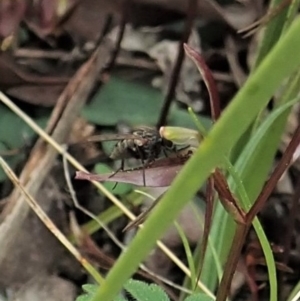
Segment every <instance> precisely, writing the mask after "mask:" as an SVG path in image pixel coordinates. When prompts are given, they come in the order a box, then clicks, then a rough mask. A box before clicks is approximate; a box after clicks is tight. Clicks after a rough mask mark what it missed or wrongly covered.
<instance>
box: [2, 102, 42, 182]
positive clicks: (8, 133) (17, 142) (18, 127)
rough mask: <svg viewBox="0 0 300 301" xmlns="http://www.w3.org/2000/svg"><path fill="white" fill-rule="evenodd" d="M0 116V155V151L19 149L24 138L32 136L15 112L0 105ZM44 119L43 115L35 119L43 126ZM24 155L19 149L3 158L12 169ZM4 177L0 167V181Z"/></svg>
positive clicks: (31, 131) (22, 144) (31, 132)
mask: <svg viewBox="0 0 300 301" xmlns="http://www.w3.org/2000/svg"><path fill="white" fill-rule="evenodd" d="M0 116H1V118H0V155H1V152H6V151H9V150H16V149H21V148H22V146H24V144H25V142H26V140H28V139H32V138H33V137H34V135H35V133H34V131H33V130H32V129H31V128H30V127H29V126H28V125H27V124H26V123H25V122H24V121H23V120H22V119H20V118H19V117H18V116H17V115H16V114H14V113H13V112H12V111H10V110H9V109H8V108H6V107H4V106H2V105H0ZM46 120H47V118H46V117H45V116H43V117H40V118H38V119H37V120H35V121H36V122H37V123H38V124H39V125H40V126H42V127H44V125H45V124H46ZM24 155H25V153H24V151H22V150H20V152H18V153H17V154H16V155H12V156H7V157H5V160H6V162H7V163H8V164H9V166H10V167H11V168H13V169H14V168H15V167H16V165H17V164H18V163H19V162H20V161H21V160H22V159H24V158H25V157H24ZM5 179H6V174H5V173H4V171H3V170H2V169H0V182H1V181H3V180H5Z"/></svg>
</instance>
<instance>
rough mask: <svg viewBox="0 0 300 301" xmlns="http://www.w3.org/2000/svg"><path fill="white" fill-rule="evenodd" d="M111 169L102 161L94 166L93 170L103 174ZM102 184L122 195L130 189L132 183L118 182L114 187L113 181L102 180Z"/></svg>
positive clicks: (112, 191)
mask: <svg viewBox="0 0 300 301" xmlns="http://www.w3.org/2000/svg"><path fill="white" fill-rule="evenodd" d="M111 171H112V169H111V168H110V167H109V166H108V165H106V164H103V163H98V164H96V166H95V172H96V173H97V174H104V173H108V172H111ZM103 185H104V187H105V188H106V189H107V190H109V191H110V192H111V193H113V194H116V195H124V194H127V193H129V192H130V191H131V190H132V185H130V184H126V183H118V185H117V186H116V187H115V188H114V186H115V183H113V182H104V183H103ZM113 188H114V189H113Z"/></svg>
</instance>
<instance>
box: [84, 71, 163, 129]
mask: <svg viewBox="0 0 300 301" xmlns="http://www.w3.org/2000/svg"><path fill="white" fill-rule="evenodd" d="M161 106H162V94H161V92H160V91H159V90H157V89H154V88H151V87H149V86H146V85H141V84H138V83H132V82H129V81H125V80H122V79H120V78H117V77H111V79H110V81H109V82H108V83H107V84H106V85H104V86H103V87H101V89H100V90H99V92H98V93H97V94H96V95H95V97H94V98H93V99H92V101H91V103H90V104H88V105H87V106H85V108H84V110H83V116H84V117H85V118H86V119H87V120H88V121H90V122H93V123H95V124H99V125H105V126H113V125H116V124H117V123H118V122H120V121H124V122H127V123H129V124H131V125H137V124H147V125H154V124H155V123H156V121H157V119H158V114H159V112H160V109H161Z"/></svg>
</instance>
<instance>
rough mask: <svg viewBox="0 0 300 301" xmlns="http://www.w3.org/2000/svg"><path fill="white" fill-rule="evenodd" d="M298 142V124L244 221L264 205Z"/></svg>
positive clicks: (252, 217)
mask: <svg viewBox="0 0 300 301" xmlns="http://www.w3.org/2000/svg"><path fill="white" fill-rule="evenodd" d="M299 144H300V124H299V125H298V127H297V129H296V131H295V133H294V135H293V138H292V139H291V141H290V143H289V145H288V147H287V149H286V150H285V152H284V153H283V155H282V158H281V160H280V161H279V163H278V164H277V166H276V168H275V169H274V171H273V173H272V175H271V177H270V179H269V180H268V182H267V183H266V185H265V187H264V188H263V190H262V191H261V193H260V194H259V196H258V198H257V199H256V202H255V203H254V205H253V206H252V208H251V209H250V210H249V212H248V213H247V215H246V222H247V223H248V224H251V223H252V221H253V219H254V217H255V216H256V215H257V213H258V212H260V210H261V209H262V207H263V206H264V205H265V203H266V201H267V199H268V198H269V196H270V194H271V193H272V191H273V190H274V188H275V186H276V184H277V182H278V181H279V179H280V177H281V176H282V175H283V173H284V171H285V170H286V169H287V167H288V166H289V164H290V162H291V160H292V157H293V154H294V152H295V150H296V148H297V147H298V146H299Z"/></svg>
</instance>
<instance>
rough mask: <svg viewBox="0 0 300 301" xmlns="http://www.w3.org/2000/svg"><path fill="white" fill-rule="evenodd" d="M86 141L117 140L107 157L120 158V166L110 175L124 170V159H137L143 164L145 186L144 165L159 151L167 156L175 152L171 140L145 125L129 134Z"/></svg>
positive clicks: (152, 159) (99, 136)
mask: <svg viewBox="0 0 300 301" xmlns="http://www.w3.org/2000/svg"><path fill="white" fill-rule="evenodd" d="M88 141H89V142H101V141H118V142H117V143H116V145H115V146H114V148H113V150H112V152H111V154H110V156H109V157H110V158H111V159H113V160H121V167H120V168H119V169H118V170H116V171H115V172H114V173H113V174H112V175H111V177H113V176H114V175H115V174H116V173H117V172H119V171H120V170H122V171H123V170H124V160H125V159H128V158H135V159H139V160H141V162H142V166H143V183H144V186H146V179H145V167H147V165H148V164H149V163H151V162H153V161H155V160H156V159H157V158H159V156H160V155H161V153H164V154H165V156H167V153H168V152H176V147H175V145H174V144H173V142H172V141H170V140H167V139H165V138H163V137H161V135H160V134H159V131H158V130H157V129H155V128H151V127H145V126H144V127H139V128H137V129H135V130H134V131H133V132H132V133H130V134H107V135H105V134H104V135H97V136H92V137H90V138H89V139H88Z"/></svg>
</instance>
